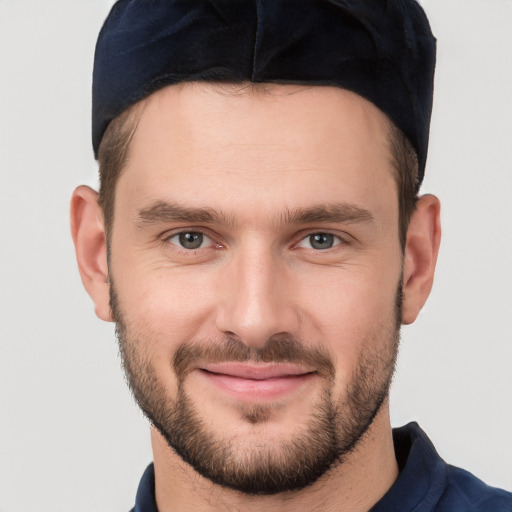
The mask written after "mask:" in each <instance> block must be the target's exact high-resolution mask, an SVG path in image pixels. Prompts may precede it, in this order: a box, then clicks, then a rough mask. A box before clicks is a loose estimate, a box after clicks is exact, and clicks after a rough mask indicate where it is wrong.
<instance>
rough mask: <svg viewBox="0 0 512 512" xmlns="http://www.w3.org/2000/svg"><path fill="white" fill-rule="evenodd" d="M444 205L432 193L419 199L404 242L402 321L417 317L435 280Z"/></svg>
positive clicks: (409, 322) (412, 320)
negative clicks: (442, 206) (441, 214)
mask: <svg viewBox="0 0 512 512" xmlns="http://www.w3.org/2000/svg"><path fill="white" fill-rule="evenodd" d="M440 213H441V204H440V202H439V199H438V198H437V197H435V196H433V195H425V196H422V197H420V198H419V199H418V201H417V203H416V210H415V211H414V213H413V214H412V217H411V222H410V224H409V229H408V231H407V241H406V245H405V258H404V277H403V293H404V301H403V308H402V323H404V324H411V323H412V322H414V320H416V317H417V316H418V314H419V312H420V310H421V308H422V307H423V305H424V304H425V302H426V301H427V298H428V296H429V295H430V290H431V289H432V284H433V282H434V270H435V268H436V262H437V254H438V252H439V244H440V243H441V216H440Z"/></svg>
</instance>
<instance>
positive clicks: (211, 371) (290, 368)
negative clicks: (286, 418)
mask: <svg viewBox="0 0 512 512" xmlns="http://www.w3.org/2000/svg"><path fill="white" fill-rule="evenodd" d="M198 370H199V371H200V374H201V375H202V376H203V378H205V379H207V381H208V382H209V384H211V385H212V386H213V387H215V388H216V389H218V390H219V391H221V392H223V393H227V394H228V395H231V396H233V397H234V398H237V399H238V400H242V401H250V402H254V401H256V402H260V401H271V400H275V399H277V398H283V397H285V396H287V395H289V394H291V393H293V392H295V391H297V390H298V389H300V388H301V387H303V386H304V385H306V384H307V383H308V382H310V381H311V380H312V379H314V378H315V377H316V372H315V371H314V370H312V369H309V368H305V367H303V366H300V365H294V364H287V363H278V364H275V363H270V364H265V363H263V364H251V363H215V364H208V365H205V366H204V367H201V368H198Z"/></svg>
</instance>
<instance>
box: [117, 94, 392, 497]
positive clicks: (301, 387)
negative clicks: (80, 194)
mask: <svg viewBox="0 0 512 512" xmlns="http://www.w3.org/2000/svg"><path fill="white" fill-rule="evenodd" d="M141 112H142V113H141V118H140V121H139V123H138V126H137V130H136V132H135V135H134V138H133V140H132V142H131V147H130V156H129V159H128V163H127V166H126V169H125V170H124V171H123V173H122V174H121V176H120V178H119V182H118V184H117V188H116V202H115V210H114V222H113V229H112V235H111V239H110V281H111V306H112V310H113V315H114V318H115V320H116V322H117V330H118V337H119V342H120V346H121V352H122V355H123V360H124V365H125V369H126V373H127V376H128V380H129V382H130V386H131V388H132V390H133V392H134V395H135V397H136V399H137V401H138V402H139V404H140V406H141V407H142V409H143V410H144V412H145V413H146V414H147V416H148V417H149V418H150V420H151V421H152V423H153V424H154V425H155V426H156V427H157V428H158V430H159V431H160V433H161V434H162V435H163V437H164V438H165V439H166V440H167V442H168V444H169V445H170V446H171V447H172V448H173V449H174V451H175V452H176V453H178V454H179V455H180V456H181V457H182V458H183V459H184V460H185V461H186V462H188V463H189V464H190V465H192V467H194V468H195V470H196V471H198V472H199V473H201V474H202V475H203V476H205V477H207V478H209V479H210V480H212V481H213V482H216V483H218V484H221V485H225V486H228V487H232V488H234V489H238V490H240V491H243V492H246V493H256V494H270V493H277V492H282V491H285V490H291V489H297V488H301V487H304V486H306V485H308V484H310V483H312V482H313V481H315V480H316V479H317V478H318V477H320V476H321V475H322V474H324V473H325V472H326V471H328V470H329V469H330V468H333V467H335V466H336V465H338V464H341V463H343V460H344V458H345V457H346V455H347V454H348V453H349V452H350V451H351V450H352V449H353V448H354V447H355V446H356V445H357V442H358V441H359V440H360V439H361V437H362V436H363V435H364V433H365V432H366V430H367V429H368V428H369V426H370V425H371V423H372V420H373V418H374V417H375V415H376V414H378V411H379V408H380V406H381V404H382V402H383V401H384V400H385V398H386V396H387V393H388V388H389V384H390V380H391V376H392V373H393V369H394V363H395V358H396V352H397V346H398V330H399V324H400V300H399V297H400V285H401V272H402V254H401V250H400V245H399V237H398V199H397V192H396V184H395V180H394V177H393V176H394V174H393V170H392V165H391V155H390V154H389V150H388V148H387V130H388V124H387V120H386V118H385V117H384V115H383V114H382V113H380V111H379V110H378V109H377V108H375V107H374V106H373V105H371V104H370V103H368V102H366V101H365V100H364V99H362V98H361V97H359V96H357V95H355V94H352V93H349V92H346V91H342V90H339V89H335V88H329V87H313V88H306V87H300V86H285V85H277V86H269V87H268V88H267V89H266V90H263V89H255V90H253V89H251V90H246V91H244V92H240V91H238V92H237V93H235V92H233V91H232V90H228V89H227V88H225V87H221V86H217V87H212V86H207V85H199V84H186V85H184V86H179V87H178V86H173V87H169V88H166V89H163V90H162V91H160V92H158V93H156V94H154V95H152V96H151V97H150V98H149V99H148V100H146V102H145V104H144V106H143V109H142V111H141Z"/></svg>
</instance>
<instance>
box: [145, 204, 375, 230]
mask: <svg viewBox="0 0 512 512" xmlns="http://www.w3.org/2000/svg"><path fill="white" fill-rule="evenodd" d="M374 220H375V216H374V215H373V213H371V212H370V211H369V210H367V209H365V208H362V207H360V206H357V205H355V204H351V203H326V204H318V205H314V206H310V207H307V208H294V209H291V210H286V211H285V212H283V213H282V214H281V215H280V216H279V217H278V218H277V220H276V222H275V224H276V225H282V224H311V223H315V222H321V223H324V222H333V223H371V222H374ZM166 222H183V223H190V224H194V223H204V224H225V225H228V226H234V225H236V224H238V223H237V222H236V220H235V216H234V215H233V214H228V213H227V212H223V211H219V210H215V209H212V208H196V207H188V206H184V205H180V204H177V203H172V202H167V201H156V202H155V203H153V204H151V205H149V206H147V207H144V208H141V209H140V210H137V215H136V223H137V225H139V226H140V227H143V226H145V225H148V224H160V223H166Z"/></svg>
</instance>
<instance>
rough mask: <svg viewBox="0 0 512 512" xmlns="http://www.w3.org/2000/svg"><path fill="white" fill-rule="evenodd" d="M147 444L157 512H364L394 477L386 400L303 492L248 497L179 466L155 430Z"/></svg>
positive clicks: (181, 463) (395, 474)
mask: <svg viewBox="0 0 512 512" xmlns="http://www.w3.org/2000/svg"><path fill="white" fill-rule="evenodd" d="M151 440H152V445H153V455H154V464H155V485H156V500H157V505H158V510H159V511H160V512H171V511H173V512H181V511H185V510H187V511H194V510H201V511H203V512H214V511H222V512H230V511H237V510H244V511H247V512H252V511H260V510H268V511H273V510H279V511H280V512H288V511H290V512H291V511H296V510H309V511H311V512H315V511H322V512H330V511H335V510H336V511H339V510H344V511H347V512H349V511H350V512H360V511H361V512H363V511H367V510H369V509H370V508H371V507H372V506H373V505H374V504H375V503H377V502H378V501H379V500H380V499H381V498H382V497H383V496H384V494H386V492H387V491H388V490H389V488H390V487H391V486H392V485H393V482H394V481H395V480H396V478H397V476H398V465H397V462H396V459H395V452H394V447H393V438H392V432H391V424H390V419H389V404H388V401H387V400H386V402H385V403H384V404H383V405H382V407H381V409H380V411H379V413H378V414H377V416H376V417H375V420H374V421H373V423H372V425H371V426H370V428H369V430H368V431H367V432H366V434H365V435H364V436H363V438H362V439H361V441H360V442H359V443H358V445H357V447H356V448H355V449H354V450H353V451H352V452H351V453H350V454H348V456H347V458H346V459H345V460H344V462H343V463H342V464H339V465H337V466H336V467H333V468H332V469H331V470H330V471H329V472H328V473H326V474H325V475H324V476H323V477H321V478H320V479H319V480H317V481H316V482H315V483H314V484H312V485H311V486H309V487H307V488H305V489H302V490H299V491H291V492H287V493H282V494H277V495H273V496H248V495H245V494H242V493H240V492H237V491H233V490H231V489H226V488H224V487H221V486H219V485H216V484H213V483H212V482H210V481H209V480H207V479H205V478H203V477H202V476H201V475H199V474H198V473H197V472H196V471H194V470H193V469H192V467H191V466H189V465H188V464H186V463H185V462H183V461H182V460H181V458H180V457H179V456H178V455H176V454H175V453H174V451H173V450H171V449H170V448H169V446H168V445H167V443H166V441H165V440H164V438H163V437H162V436H161V435H160V434H159V433H158V432H157V431H156V429H154V428H153V429H152V432H151Z"/></svg>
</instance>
